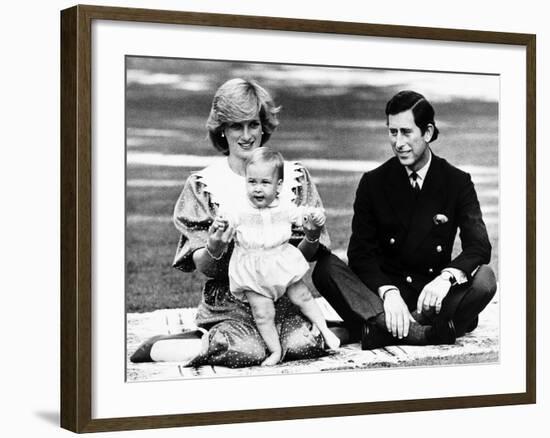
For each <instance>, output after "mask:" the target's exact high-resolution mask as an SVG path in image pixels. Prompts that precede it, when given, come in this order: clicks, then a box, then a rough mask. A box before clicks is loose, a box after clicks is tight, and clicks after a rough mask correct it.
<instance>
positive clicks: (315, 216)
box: [302, 207, 326, 241]
mask: <svg viewBox="0 0 550 438" xmlns="http://www.w3.org/2000/svg"><path fill="white" fill-rule="evenodd" d="M325 222H326V216H325V212H324V210H323V209H321V208H315V207H310V208H308V209H306V211H305V212H304V217H303V221H302V223H303V227H304V234H305V235H306V239H308V240H309V241H315V240H317V239H319V236H320V235H321V229H322V228H323V226H324V225H325Z"/></svg>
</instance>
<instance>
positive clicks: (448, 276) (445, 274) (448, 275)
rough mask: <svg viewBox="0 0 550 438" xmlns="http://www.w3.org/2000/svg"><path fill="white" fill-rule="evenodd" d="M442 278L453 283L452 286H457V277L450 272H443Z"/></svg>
mask: <svg viewBox="0 0 550 438" xmlns="http://www.w3.org/2000/svg"><path fill="white" fill-rule="evenodd" d="M441 277H442V278H443V279H444V280H447V281H448V282H449V283H451V286H455V285H456V284H457V281H456V278H455V276H454V275H453V274H452V273H450V272H449V271H443V272H442V273H441Z"/></svg>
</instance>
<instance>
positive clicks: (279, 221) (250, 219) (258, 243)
mask: <svg viewBox="0 0 550 438" xmlns="http://www.w3.org/2000/svg"><path fill="white" fill-rule="evenodd" d="M304 213H305V208H304V207H299V206H297V205H296V204H294V203H293V202H290V201H286V202H285V201H280V200H279V199H276V200H275V201H273V202H272V203H271V204H270V205H269V206H268V207H267V208H256V207H255V206H254V205H252V203H251V202H248V203H247V205H246V206H244V207H242V208H240V209H239V210H238V211H237V210H234V211H233V212H224V213H223V214H224V215H225V216H226V218H227V219H228V220H229V222H230V223H231V224H232V225H233V226H234V227H235V231H236V232H235V248H234V249H233V253H232V255H231V259H230V261H229V288H230V290H231V293H232V294H233V295H234V296H235V297H237V298H238V299H240V300H246V297H245V296H244V291H253V292H256V293H258V294H260V295H264V296H266V297H268V298H271V299H272V300H274V301H277V299H279V298H280V297H281V296H283V295H284V294H285V292H286V290H287V288H288V286H290V285H291V284H293V283H296V282H297V281H298V280H300V279H301V278H302V277H303V276H304V275H305V274H306V272H307V270H308V269H309V264H308V262H307V261H306V259H305V258H304V256H303V254H302V253H301V251H300V250H299V249H298V248H296V247H295V246H293V245H291V244H290V243H288V241H289V239H290V236H291V228H292V224H296V225H298V226H301V223H302V216H303V215H304Z"/></svg>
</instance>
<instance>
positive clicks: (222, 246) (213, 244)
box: [206, 215, 235, 260]
mask: <svg viewBox="0 0 550 438" xmlns="http://www.w3.org/2000/svg"><path fill="white" fill-rule="evenodd" d="M234 234H235V229H234V228H233V227H232V226H231V224H230V223H229V221H227V219H225V218H224V217H223V216H221V215H219V216H217V217H216V218H215V219H214V222H212V225H210V228H209V229H208V240H207V241H206V250H207V251H208V254H209V255H210V256H212V258H214V259H216V260H217V259H219V258H221V257H222V256H223V254H224V253H225V251H226V250H227V246H228V245H229V242H231V240H233V236H234Z"/></svg>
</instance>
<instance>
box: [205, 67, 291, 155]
mask: <svg viewBox="0 0 550 438" xmlns="http://www.w3.org/2000/svg"><path fill="white" fill-rule="evenodd" d="M280 109H281V108H280V107H276V106H275V103H274V102H273V99H272V97H271V95H270V94H269V93H268V92H267V91H266V90H265V89H264V88H263V87H261V86H260V85H258V84H257V83H256V82H255V81H252V80H244V79H240V78H236V79H230V80H229V81H227V82H225V83H224V84H223V85H221V86H220V88H218V90H217V91H216V94H215V95H214V99H213V100H212V108H211V109H210V115H209V116H208V120H207V122H206V128H207V129H208V136H209V138H210V141H211V142H212V144H213V145H214V147H215V148H216V149H218V150H219V151H221V152H223V153H224V155H228V154H229V148H228V145H227V139H226V138H225V137H223V136H222V133H223V130H224V128H225V126H226V125H227V124H229V123H233V122H241V121H245V120H252V119H254V118H255V117H258V116H259V118H260V123H261V124H262V142H261V144H262V145H263V144H264V143H266V142H267V141H268V140H269V138H270V137H271V134H272V132H273V131H274V130H275V128H276V127H277V126H278V125H279V120H278V119H277V113H278V112H279V111H280Z"/></svg>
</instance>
